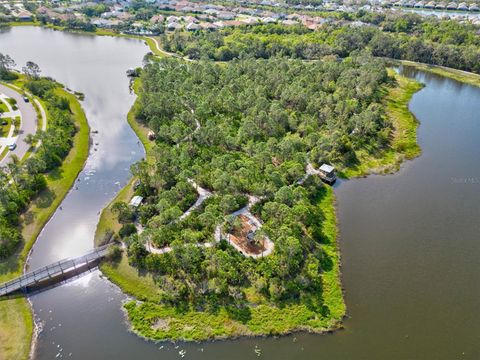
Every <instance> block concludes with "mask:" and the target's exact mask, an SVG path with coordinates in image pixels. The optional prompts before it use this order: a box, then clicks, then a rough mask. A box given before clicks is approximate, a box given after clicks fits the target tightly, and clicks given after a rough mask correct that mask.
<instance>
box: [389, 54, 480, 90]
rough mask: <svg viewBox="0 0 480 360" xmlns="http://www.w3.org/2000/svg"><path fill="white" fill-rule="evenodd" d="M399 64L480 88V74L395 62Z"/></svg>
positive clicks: (402, 61) (415, 63) (411, 62)
mask: <svg viewBox="0 0 480 360" xmlns="http://www.w3.org/2000/svg"><path fill="white" fill-rule="evenodd" d="M395 63H397V64H401V65H406V66H410V67H414V68H416V69H418V70H422V71H426V72H429V73H432V74H436V75H440V76H443V77H446V78H449V79H453V80H456V81H459V82H462V83H465V84H469V85H473V86H478V87H480V75H479V74H474V73H471V72H467V71H463V70H457V69H452V68H447V67H444V66H439V65H429V64H423V63H417V62H413V61H408V60H400V61H395Z"/></svg>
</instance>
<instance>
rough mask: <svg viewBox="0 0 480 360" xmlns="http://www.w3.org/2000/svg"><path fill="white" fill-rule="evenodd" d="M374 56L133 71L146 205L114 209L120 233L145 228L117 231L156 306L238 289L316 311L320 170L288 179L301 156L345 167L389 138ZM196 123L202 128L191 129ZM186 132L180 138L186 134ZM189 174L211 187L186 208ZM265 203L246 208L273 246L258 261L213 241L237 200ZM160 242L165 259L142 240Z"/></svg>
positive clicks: (138, 169) (215, 300) (161, 65)
mask: <svg viewBox="0 0 480 360" xmlns="http://www.w3.org/2000/svg"><path fill="white" fill-rule="evenodd" d="M389 80H390V79H389V78H388V76H387V73H386V71H385V67H384V65H383V62H382V61H380V60H376V59H373V58H371V57H370V56H368V55H365V54H356V55H355V56H353V57H352V58H349V59H346V60H345V61H343V62H336V61H326V62H317V63H305V62H302V61H295V60H293V61H292V60H289V59H286V58H272V59H268V60H258V59H252V58H248V59H241V60H234V61H231V62H229V63H227V64H222V65H217V64H215V63H213V62H211V61H210V62H198V63H185V62H182V61H180V60H175V59H172V58H170V59H162V60H159V61H155V62H153V63H151V64H148V65H147V66H146V67H145V69H144V71H143V73H142V75H141V81H142V86H141V89H140V94H139V106H138V108H137V113H136V117H137V120H138V121H140V122H142V123H144V124H145V125H147V126H148V127H150V128H152V129H153V130H154V131H155V132H156V134H157V141H156V146H155V148H154V149H153V150H152V153H153V160H152V161H149V162H148V163H147V162H145V161H144V162H140V163H139V164H137V165H135V166H134V167H133V168H132V172H133V173H134V174H135V175H136V176H137V177H138V178H139V179H140V185H139V186H138V189H137V190H136V191H137V194H138V195H142V196H144V198H145V203H144V204H143V205H142V206H141V207H140V209H139V211H138V213H137V214H134V213H132V211H131V210H130V209H128V207H126V206H125V204H117V205H116V210H117V211H118V213H119V218H120V220H121V222H123V223H124V224H125V225H124V227H123V229H126V228H127V227H128V226H129V225H128V224H131V223H132V222H133V220H134V218H135V216H136V217H137V220H138V221H139V222H140V223H142V224H143V225H144V227H145V230H144V231H143V232H142V233H141V234H140V235H138V234H136V233H135V230H133V228H132V227H131V226H129V227H130V229H132V230H133V231H132V232H133V234H129V233H130V231H123V232H122V235H123V236H125V241H126V243H127V244H128V254H129V259H130V261H131V263H133V264H135V265H136V266H138V267H140V268H144V269H147V270H148V271H150V272H151V273H152V274H153V275H154V277H155V279H156V282H157V283H158V285H159V288H160V289H161V290H162V299H163V301H164V302H166V303H172V304H178V303H179V302H189V303H194V304H196V306H198V307H199V308H204V309H205V308H210V307H212V306H216V305H218V304H242V303H244V302H246V301H247V300H246V295H245V292H246V291H247V289H250V290H249V291H250V292H251V291H253V292H254V293H256V294H258V296H259V297H261V298H264V299H266V300H267V301H272V302H275V303H280V302H285V301H299V300H301V301H304V300H305V299H306V298H310V300H311V301H310V304H311V306H312V307H314V308H315V309H316V310H318V311H319V312H322V311H327V312H328V309H325V308H324V307H323V303H322V300H321V299H322V275H321V274H322V269H326V268H327V267H328V266H331V259H330V258H329V257H328V255H327V254H325V253H324V252H323V251H322V241H323V240H324V236H323V234H322V218H323V215H322V210H321V209H320V208H319V206H318V203H319V201H320V199H321V198H322V196H323V195H322V194H324V191H323V190H322V184H321V182H320V180H319V179H318V177H310V178H309V179H308V181H306V182H305V183H302V184H301V185H300V184H298V180H300V179H301V178H303V176H304V175H305V169H306V165H307V162H308V161H311V162H312V163H313V164H314V165H315V166H318V164H321V163H322V162H324V161H325V162H335V163H337V164H342V163H343V164H351V163H352V162H355V161H356V158H355V152H356V151H357V150H360V149H362V150H365V149H368V150H370V151H376V150H378V149H380V148H382V147H383V146H385V145H386V144H387V142H388V138H389V133H390V124H389V122H388V121H386V120H385V117H384V116H383V110H382V108H381V106H380V104H379V101H380V98H381V89H382V88H383V87H384V86H386V85H387V84H388V82H389ZM198 124H199V125H200V127H199V128H198ZM189 135H190V136H189ZM189 179H193V180H194V181H195V182H197V183H198V184H199V185H200V186H202V187H204V188H206V189H209V190H210V191H211V192H213V194H214V195H213V196H212V197H211V198H209V199H207V200H206V201H205V202H204V203H203V204H202V206H201V208H199V209H197V210H196V211H195V212H193V213H192V214H190V215H189V216H187V217H184V218H183V219H180V217H181V215H182V214H183V213H184V211H185V210H186V209H188V207H189V206H191V204H192V203H193V202H194V201H195V200H196V198H197V196H198V195H197V194H196V192H195V191H194V188H193V187H192V186H191V184H190V182H189ZM248 194H250V195H255V196H258V197H261V198H262V199H263V200H262V201H261V203H260V204H257V205H256V206H255V207H254V208H253V209H252V211H253V212H254V213H255V214H256V216H258V217H259V218H260V219H262V221H263V222H264V226H263V227H262V231H264V232H265V233H266V234H268V236H269V237H270V238H271V239H272V240H273V241H274V242H275V251H274V253H273V254H272V255H270V256H268V257H266V258H264V259H262V260H252V259H250V258H247V257H244V256H243V255H241V254H240V253H239V252H238V251H236V250H234V249H233V248H232V247H230V246H228V244H226V243H220V245H218V246H214V247H210V248H201V247H198V246H196V245H195V244H196V243H205V242H214V229H215V227H216V225H218V224H222V223H223V224H225V226H228V225H229V224H230V225H231V222H232V220H233V219H232V218H231V217H229V216H228V214H230V213H231V212H233V211H235V210H237V209H239V208H241V207H243V206H245V204H246V202H247V195H248ZM147 241H149V242H153V243H154V244H155V245H156V246H158V247H162V246H170V247H172V248H173V251H172V252H170V253H166V254H163V255H155V254H149V253H147V252H146V250H145V247H144V244H145V242H147Z"/></svg>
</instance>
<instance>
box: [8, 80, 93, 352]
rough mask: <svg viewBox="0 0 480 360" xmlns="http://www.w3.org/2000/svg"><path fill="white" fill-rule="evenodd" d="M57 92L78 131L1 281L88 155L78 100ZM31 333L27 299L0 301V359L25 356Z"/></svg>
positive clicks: (15, 267)
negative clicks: (68, 103) (71, 114)
mask: <svg viewBox="0 0 480 360" xmlns="http://www.w3.org/2000/svg"><path fill="white" fill-rule="evenodd" d="M56 91H57V92H58V93H59V94H61V95H62V96H64V97H66V98H68V99H69V101H70V108H71V110H72V112H73V115H74V118H75V122H76V125H77V127H78V130H79V131H78V132H77V133H76V134H75V137H74V146H73V148H72V150H71V151H70V153H69V154H68V156H67V158H66V159H65V161H64V162H63V164H62V166H61V167H60V168H58V169H56V170H54V171H52V172H51V173H50V174H48V175H47V183H48V189H47V190H45V191H43V192H42V193H41V194H39V196H38V197H37V198H36V199H35V200H34V201H33V202H32V203H31V204H30V206H29V208H28V209H27V211H26V212H25V213H24V214H23V216H22V222H23V223H22V235H23V238H24V240H25V242H24V244H23V246H22V248H21V249H20V250H19V251H18V252H17V253H16V254H14V255H13V256H11V257H10V258H9V259H7V260H5V261H3V262H1V263H0V282H4V281H7V280H9V279H12V278H15V277H17V276H19V275H20V274H21V273H22V269H23V265H24V263H25V260H26V258H27V256H28V253H29V251H30V249H31V247H32V246H33V244H34V242H35V240H36V238H37V236H38V234H39V233H40V231H41V230H42V228H43V226H44V225H45V224H46V223H47V221H48V220H49V219H50V217H51V216H52V215H53V213H54V212H55V210H56V209H57V207H58V206H59V205H60V203H61V201H62V200H63V198H64V197H65V196H66V195H67V193H68V191H69V190H70V188H71V186H72V185H73V183H74V182H75V179H76V177H77V175H78V173H79V172H80V171H81V170H82V168H83V166H84V163H85V160H86V159H87V157H88V148H89V128H88V122H87V119H86V117H85V114H84V112H83V110H82V108H81V106H80V103H79V102H78V101H77V99H76V98H75V96H74V95H72V94H70V93H67V92H66V91H64V90H63V89H60V88H58V89H56ZM45 204H48V206H45ZM32 334H33V319H32V314H31V311H30V306H29V305H28V303H27V301H26V299H24V298H18V299H9V300H2V301H0V359H2V360H18V359H27V358H28V355H29V351H30V343H31V339H32Z"/></svg>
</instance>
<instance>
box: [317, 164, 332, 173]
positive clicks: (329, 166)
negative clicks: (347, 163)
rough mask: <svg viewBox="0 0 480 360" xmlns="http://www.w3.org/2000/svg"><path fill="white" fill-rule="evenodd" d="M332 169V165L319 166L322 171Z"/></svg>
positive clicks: (327, 171) (329, 171) (328, 171)
mask: <svg viewBox="0 0 480 360" xmlns="http://www.w3.org/2000/svg"><path fill="white" fill-rule="evenodd" d="M334 170H335V168H334V167H333V166H332V165H328V164H323V165H322V166H320V171H323V172H326V173H331V172H332V171H334Z"/></svg>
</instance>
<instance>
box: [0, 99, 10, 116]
mask: <svg viewBox="0 0 480 360" xmlns="http://www.w3.org/2000/svg"><path fill="white" fill-rule="evenodd" d="M8 111H9V109H8V106H7V105H6V104H5V103H4V102H3V100H0V114H1V113H4V112H8Z"/></svg>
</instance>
